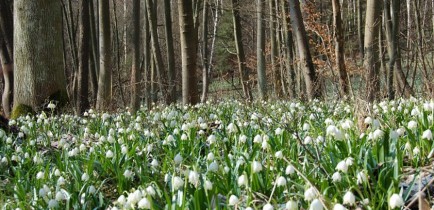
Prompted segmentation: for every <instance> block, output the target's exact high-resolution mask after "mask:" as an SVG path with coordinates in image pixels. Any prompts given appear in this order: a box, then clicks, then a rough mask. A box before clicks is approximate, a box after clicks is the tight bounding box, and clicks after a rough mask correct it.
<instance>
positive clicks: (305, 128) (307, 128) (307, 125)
mask: <svg viewBox="0 0 434 210" xmlns="http://www.w3.org/2000/svg"><path fill="white" fill-rule="evenodd" d="M309 129H310V125H309V124H308V123H304V124H303V130H304V131H308V130H309Z"/></svg>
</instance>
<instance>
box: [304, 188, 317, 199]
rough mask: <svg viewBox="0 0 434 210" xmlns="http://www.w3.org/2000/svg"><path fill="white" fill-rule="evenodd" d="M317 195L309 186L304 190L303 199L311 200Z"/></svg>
mask: <svg viewBox="0 0 434 210" xmlns="http://www.w3.org/2000/svg"><path fill="white" fill-rule="evenodd" d="M316 197H317V194H316V191H315V188H313V187H310V188H308V189H307V190H306V191H304V200H306V201H311V200H313V199H315V198H316Z"/></svg>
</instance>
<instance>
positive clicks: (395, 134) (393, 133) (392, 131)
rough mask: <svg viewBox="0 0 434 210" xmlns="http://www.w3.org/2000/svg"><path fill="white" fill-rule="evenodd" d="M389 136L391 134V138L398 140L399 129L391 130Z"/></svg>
mask: <svg viewBox="0 0 434 210" xmlns="http://www.w3.org/2000/svg"><path fill="white" fill-rule="evenodd" d="M389 136H390V138H391V139H392V140H396V139H398V138H399V136H400V135H399V133H398V132H397V131H395V130H390V134H389Z"/></svg>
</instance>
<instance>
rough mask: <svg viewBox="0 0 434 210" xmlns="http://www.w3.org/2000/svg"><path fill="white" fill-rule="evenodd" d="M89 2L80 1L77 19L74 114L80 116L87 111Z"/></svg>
mask: <svg viewBox="0 0 434 210" xmlns="http://www.w3.org/2000/svg"><path fill="white" fill-rule="evenodd" d="M89 4H90V1H89V0H80V1H79V7H80V18H79V25H78V27H79V31H80V32H79V51H78V57H79V59H78V86H77V94H78V95H77V98H76V100H77V101H76V103H75V112H76V113H77V114H82V113H84V111H85V110H86V109H89V107H90V105H89V97H88V96H89V49H90V48H89V45H90V22H89Z"/></svg>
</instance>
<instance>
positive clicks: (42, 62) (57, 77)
mask: <svg viewBox="0 0 434 210" xmlns="http://www.w3.org/2000/svg"><path fill="white" fill-rule="evenodd" d="M14 24H15V26H14V53H13V54H14V65H15V66H14V69H16V70H17V71H15V72H14V81H15V83H14V108H13V111H12V115H11V117H12V118H17V117H19V116H21V115H23V114H26V112H28V111H30V110H38V109H39V108H40V106H41V105H42V104H43V103H44V102H46V100H53V101H57V102H58V107H61V106H63V105H65V104H66V103H67V100H68V99H67V98H68V96H67V92H66V78H65V72H64V69H63V54H62V52H63V45H62V10H61V2H60V1H58V0H46V1H27V0H15V1H14Z"/></svg>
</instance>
